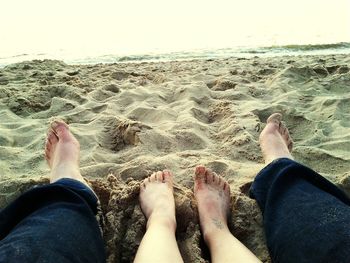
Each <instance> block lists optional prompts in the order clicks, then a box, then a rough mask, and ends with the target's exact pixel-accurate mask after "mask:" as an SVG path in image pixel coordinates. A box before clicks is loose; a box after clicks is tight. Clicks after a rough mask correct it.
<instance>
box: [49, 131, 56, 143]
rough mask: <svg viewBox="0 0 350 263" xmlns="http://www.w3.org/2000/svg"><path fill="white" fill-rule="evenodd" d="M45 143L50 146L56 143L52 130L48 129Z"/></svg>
mask: <svg viewBox="0 0 350 263" xmlns="http://www.w3.org/2000/svg"><path fill="white" fill-rule="evenodd" d="M47 142H48V143H50V144H56V143H57V142H58V137H57V136H56V134H55V133H54V131H53V130H52V129H50V130H49V131H48V133H47Z"/></svg>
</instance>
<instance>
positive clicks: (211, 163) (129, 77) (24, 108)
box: [0, 55, 350, 262]
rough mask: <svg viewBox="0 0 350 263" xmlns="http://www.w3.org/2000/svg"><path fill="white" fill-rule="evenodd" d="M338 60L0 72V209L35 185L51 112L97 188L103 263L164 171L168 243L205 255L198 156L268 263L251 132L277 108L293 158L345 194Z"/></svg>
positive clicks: (134, 240)
mask: <svg viewBox="0 0 350 263" xmlns="http://www.w3.org/2000/svg"><path fill="white" fill-rule="evenodd" d="M349 64H350V58H349V56H346V55H336V56H335V55H334V56H331V55H329V56H299V57H290V56H286V57H276V58H258V57H254V58H251V59H244V58H228V59H219V60H199V61H181V62H157V63H141V64H138V63H135V64H133V63H130V64H107V65H103V64H98V65H78V66H77V65H75V66H73V65H67V64H65V63H63V62H60V61H50V60H45V61H32V62H23V63H19V64H13V65H9V66H7V67H5V68H2V69H0V120H1V121H0V160H1V161H0V170H1V177H0V206H1V207H4V206H5V205H6V204H8V203H9V202H10V201H11V200H13V199H14V198H15V197H16V196H18V195H19V194H20V193H22V192H23V191H25V190H26V189H29V188H30V187H33V185H35V184H43V183H47V182H48V180H47V178H48V177H47V176H48V173H49V169H48V167H47V165H46V163H45V161H44V157H43V148H44V141H45V134H46V130H47V125H48V123H49V121H50V119H51V118H53V117H60V118H63V119H64V120H66V121H67V122H68V123H69V124H70V127H71V130H72V132H73V133H74V134H75V136H76V137H77V138H78V140H79V141H80V143H81V171H82V174H83V175H84V176H85V177H87V178H88V179H89V180H90V181H91V182H92V185H93V186H94V189H95V190H96V192H97V193H98V195H99V197H100V199H101V204H102V212H101V215H100V222H101V225H102V229H103V234H104V238H105V240H106V244H107V251H108V262H130V261H132V259H133V257H134V255H135V251H136V250H137V247H138V245H139V243H140V241H141V238H142V235H143V234H144V231H145V223H146V221H145V219H144V216H143V214H142V212H141V210H140V207H139V205H138V191H139V188H138V184H139V182H140V181H141V180H142V179H143V178H145V177H146V176H148V175H149V174H151V173H152V172H153V171H157V170H162V169H170V170H171V171H172V172H173V173H174V175H175V182H176V186H175V197H176V207H177V221H178V228H177V240H178V244H179V247H180V250H181V253H182V255H183V258H184V260H185V262H208V261H209V254H208V251H207V248H206V246H205V245H204V243H203V240H202V237H201V233H200V229H199V225H198V214H197V210H196V203H195V200H194V196H193V192H192V189H193V179H192V176H193V173H194V168H195V166H196V165H198V164H203V165H205V166H207V167H209V168H211V169H213V170H214V171H215V172H217V173H219V174H221V175H222V176H224V177H225V178H226V179H227V180H228V182H229V183H230V186H231V189H232V206H231V210H232V214H231V216H230V218H229V222H230V228H231V230H232V233H233V234H234V235H235V236H236V237H237V238H238V239H240V240H241V241H242V242H243V243H244V244H245V245H246V246H247V247H248V248H250V249H251V250H252V251H253V252H254V253H255V254H256V255H257V256H258V257H259V258H260V259H261V260H262V261H263V262H269V261H270V259H269V256H268V253H267V250H266V246H265V241H264V234H263V230H262V217H261V213H260V211H259V209H258V207H257V205H256V203H255V201H254V200H252V199H250V198H249V194H248V191H249V186H250V184H251V182H252V180H253V179H254V177H255V175H256V174H257V172H258V171H259V170H260V169H261V168H263V167H264V164H263V160H262V156H261V152H260V149H259V145H258V136H259V133H260V131H261V130H262V129H263V127H264V123H265V121H266V119H267V117H268V116H269V115H270V114H271V113H273V112H281V113H282V114H283V115H284V121H285V122H286V124H287V126H288V127H289V129H290V132H291V135H292V137H293V139H294V141H295V144H294V145H295V146H294V151H293V154H294V156H295V158H296V159H297V160H298V161H300V162H302V163H304V164H306V165H308V166H310V167H312V168H313V169H315V170H316V171H317V172H319V173H321V174H322V175H324V176H325V177H326V178H328V179H329V180H331V181H332V182H334V183H336V184H337V185H339V186H340V187H342V188H343V189H344V190H345V191H347V192H348V193H350V162H349V160H350V154H349V153H350V73H349V66H348V65H349Z"/></svg>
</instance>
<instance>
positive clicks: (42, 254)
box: [0, 179, 105, 263]
mask: <svg viewBox="0 0 350 263" xmlns="http://www.w3.org/2000/svg"><path fill="white" fill-rule="evenodd" d="M96 211H97V198H96V196H95V194H94V193H93V192H92V191H91V190H90V189H89V188H88V187H87V186H85V185H84V184H83V183H81V182H79V181H76V180H73V179H61V180H58V181H57V182H55V183H53V184H50V185H47V186H41V187H37V188H34V189H32V190H30V191H28V192H26V193H24V194H23V195H22V196H20V197H19V198H18V199H17V200H15V201H14V202H13V203H11V204H10V205H9V206H8V207H6V208H5V209H3V210H2V211H1V213H0V239H1V241H0V262H60V263H61V262H63V263H64V262H67V263H68V262H82V263H83V262H84V263H85V262H94V263H95V262H105V252H104V244H103V240H102V236H101V233H100V231H99V227H98V224H97V221H96V219H95V214H96Z"/></svg>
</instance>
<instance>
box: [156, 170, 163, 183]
mask: <svg viewBox="0 0 350 263" xmlns="http://www.w3.org/2000/svg"><path fill="white" fill-rule="evenodd" d="M156 181H157V182H163V181H164V176H163V172H162V171H158V172H156Z"/></svg>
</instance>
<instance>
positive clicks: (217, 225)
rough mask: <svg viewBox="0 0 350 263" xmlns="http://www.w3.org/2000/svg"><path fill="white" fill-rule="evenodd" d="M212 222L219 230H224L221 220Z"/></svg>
mask: <svg viewBox="0 0 350 263" xmlns="http://www.w3.org/2000/svg"><path fill="white" fill-rule="evenodd" d="M211 220H212V222H213V224H214V225H215V226H216V227H217V228H219V229H223V228H224V225H223V223H222V222H221V221H220V220H219V219H216V218H212V219H211Z"/></svg>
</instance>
